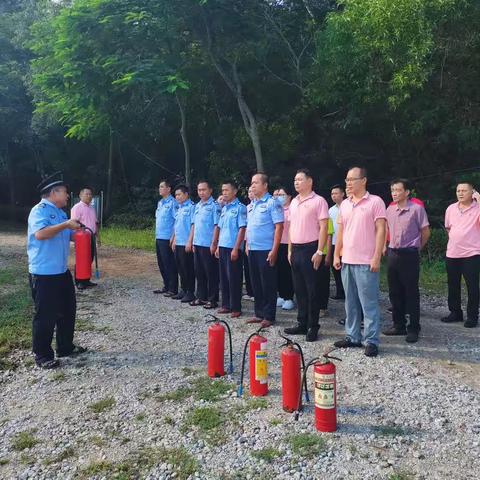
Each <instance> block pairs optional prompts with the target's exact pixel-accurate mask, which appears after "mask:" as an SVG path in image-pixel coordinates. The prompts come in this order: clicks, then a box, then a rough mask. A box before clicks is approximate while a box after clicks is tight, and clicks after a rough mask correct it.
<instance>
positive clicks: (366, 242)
mask: <svg viewBox="0 0 480 480" xmlns="http://www.w3.org/2000/svg"><path fill="white" fill-rule="evenodd" d="M345 183H346V186H347V188H346V193H347V198H346V199H345V200H344V201H343V202H342V204H341V206H340V212H339V214H338V219H337V223H338V230H337V241H336V243H335V255H334V260H333V265H334V267H335V268H336V269H338V270H339V269H340V268H341V269H342V283H343V287H344V289H345V313H346V315H347V318H346V320H345V333H346V338H345V339H343V340H339V341H337V342H335V344H334V345H335V346H336V347H337V348H347V347H361V346H362V332H361V321H362V311H363V313H364V325H365V327H364V335H363V341H364V343H365V355H366V356H367V357H376V356H377V355H378V344H379V341H380V308H379V304H378V294H379V283H380V261H381V258H382V251H383V247H384V244H385V232H386V228H385V218H386V210H385V203H384V202H383V200H382V199H381V198H380V197H377V196H376V195H370V194H369V193H368V192H367V171H366V169H365V168H362V167H353V168H351V169H350V170H349V171H348V173H347V178H346V179H345ZM340 257H342V260H340Z"/></svg>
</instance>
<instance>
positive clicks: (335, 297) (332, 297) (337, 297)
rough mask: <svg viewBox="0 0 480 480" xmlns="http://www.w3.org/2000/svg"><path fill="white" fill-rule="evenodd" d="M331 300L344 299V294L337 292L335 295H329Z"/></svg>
mask: <svg viewBox="0 0 480 480" xmlns="http://www.w3.org/2000/svg"><path fill="white" fill-rule="evenodd" d="M330 298H331V299H332V300H345V295H339V294H338V293H337V294H336V295H332V296H331V297H330Z"/></svg>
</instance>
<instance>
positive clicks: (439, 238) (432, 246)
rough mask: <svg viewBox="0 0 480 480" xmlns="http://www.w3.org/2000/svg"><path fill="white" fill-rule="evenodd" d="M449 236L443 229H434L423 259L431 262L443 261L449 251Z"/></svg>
mask: <svg viewBox="0 0 480 480" xmlns="http://www.w3.org/2000/svg"><path fill="white" fill-rule="evenodd" d="M447 243H448V234H447V231H446V230H445V229H443V228H432V230H431V236H430V239H429V241H428V243H427V245H425V249H424V250H423V252H422V257H424V258H426V259H428V261H429V262H433V261H437V260H443V259H444V258H445V252H446V251H447Z"/></svg>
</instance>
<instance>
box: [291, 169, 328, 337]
mask: <svg viewBox="0 0 480 480" xmlns="http://www.w3.org/2000/svg"><path fill="white" fill-rule="evenodd" d="M294 185H295V190H296V191H297V193H298V195H297V196H296V197H295V198H294V199H293V200H292V202H291V203H290V232H289V233H290V238H289V244H288V246H289V253H288V256H289V261H290V264H291V265H292V274H293V283H294V285H295V293H296V295H297V306H298V314H297V322H298V325H296V326H294V327H290V328H286V329H285V333H287V334H290V335H302V334H303V335H306V340H307V342H314V341H315V340H316V339H317V336H318V329H319V323H318V319H319V316H320V308H321V305H320V292H321V281H322V273H324V270H325V269H323V270H321V267H322V266H324V264H325V255H324V248H325V245H326V243H327V229H328V218H329V216H328V204H327V202H326V200H325V199H324V198H323V197H321V196H320V195H317V194H316V193H315V192H314V191H313V178H312V175H311V173H310V171H309V170H308V169H306V168H302V169H301V170H298V171H297V174H296V175H295V181H294ZM327 272H328V270H327ZM327 299H328V294H327Z"/></svg>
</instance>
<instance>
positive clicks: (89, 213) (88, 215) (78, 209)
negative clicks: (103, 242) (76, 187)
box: [70, 201, 97, 233]
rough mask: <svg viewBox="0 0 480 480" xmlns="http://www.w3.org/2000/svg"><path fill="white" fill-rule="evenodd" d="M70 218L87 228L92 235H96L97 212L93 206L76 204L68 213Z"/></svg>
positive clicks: (82, 203) (83, 203)
mask: <svg viewBox="0 0 480 480" xmlns="http://www.w3.org/2000/svg"><path fill="white" fill-rule="evenodd" d="M70 218H73V219H75V220H78V221H79V222H80V223H83V224H84V225H85V226H86V227H87V228H89V229H90V230H91V231H92V232H93V233H97V212H96V211H95V207H94V206H93V205H91V204H90V205H89V204H88V203H85V202H82V201H80V202H78V203H76V204H75V205H74V206H73V207H72V210H71V212H70Z"/></svg>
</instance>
